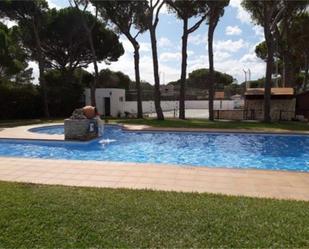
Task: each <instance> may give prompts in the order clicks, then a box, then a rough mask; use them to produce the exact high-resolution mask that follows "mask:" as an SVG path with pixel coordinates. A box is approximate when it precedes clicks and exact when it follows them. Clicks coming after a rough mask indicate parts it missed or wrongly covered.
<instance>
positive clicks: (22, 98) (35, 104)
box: [0, 83, 43, 119]
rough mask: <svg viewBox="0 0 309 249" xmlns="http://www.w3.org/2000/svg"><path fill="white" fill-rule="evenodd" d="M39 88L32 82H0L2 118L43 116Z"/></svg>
mask: <svg viewBox="0 0 309 249" xmlns="http://www.w3.org/2000/svg"><path fill="white" fill-rule="evenodd" d="M41 103H42V100H41V95H40V92H39V89H38V87H37V86H35V85H32V84H13V83H10V84H0V119H24V118H38V117H42V115H43V111H42V104H41Z"/></svg>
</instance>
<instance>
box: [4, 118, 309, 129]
mask: <svg viewBox="0 0 309 249" xmlns="http://www.w3.org/2000/svg"><path fill="white" fill-rule="evenodd" d="M107 121H108V123H118V124H142V125H149V126H153V127H178V128H210V129H247V130H251V131H253V130H256V131H309V124H308V123H303V122H296V121H285V122H274V123H270V124H267V123H263V122H246V121H229V122H228V121H215V122H210V121H208V120H206V119H187V120H180V119H166V120H164V121H159V120H156V119H149V118H147V119H108V120H107ZM54 122H63V118H54V119H28V120H0V128H5V127H14V126H20V125H30V124H41V123H54Z"/></svg>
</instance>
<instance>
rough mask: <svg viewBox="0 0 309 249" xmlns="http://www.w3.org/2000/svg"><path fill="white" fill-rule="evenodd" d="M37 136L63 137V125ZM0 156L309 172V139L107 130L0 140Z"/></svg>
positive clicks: (116, 128)
mask: <svg viewBox="0 0 309 249" xmlns="http://www.w3.org/2000/svg"><path fill="white" fill-rule="evenodd" d="M32 131H33V132H40V133H48V134H56V133H57V134H62V133H63V126H55V127H45V128H39V129H36V130H32ZM0 156H15V157H30V158H50V159H71V160H97V161H121V162H139V163H167V164H175V165H193V166H208V167H227V168H257V169H274V170H295V171H307V172H309V136H305V135H304V136H302V135H267V134H240V133H217V134H214V133H202V132H131V131H130V132H129V131H123V130H122V129H121V127H119V126H109V125H106V126H105V130H104V135H103V137H102V138H100V139H97V140H94V141H92V142H90V143H84V144H82V143H67V142H43V141H19V140H0Z"/></svg>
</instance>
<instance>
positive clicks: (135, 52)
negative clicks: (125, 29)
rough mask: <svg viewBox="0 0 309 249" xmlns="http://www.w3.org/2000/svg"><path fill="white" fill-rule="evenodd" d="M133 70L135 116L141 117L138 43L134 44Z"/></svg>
mask: <svg viewBox="0 0 309 249" xmlns="http://www.w3.org/2000/svg"><path fill="white" fill-rule="evenodd" d="M133 46H134V70H135V82H136V89H137V118H143V105H142V89H141V79H140V72H139V45H138V44H137V42H136V44H135V45H134V44H133Z"/></svg>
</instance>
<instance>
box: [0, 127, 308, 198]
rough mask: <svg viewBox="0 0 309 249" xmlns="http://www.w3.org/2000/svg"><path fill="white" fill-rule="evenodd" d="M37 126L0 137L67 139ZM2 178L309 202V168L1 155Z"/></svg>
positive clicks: (0, 176)
mask: <svg viewBox="0 0 309 249" xmlns="http://www.w3.org/2000/svg"><path fill="white" fill-rule="evenodd" d="M33 127H38V126H37V125H36V126H24V127H17V128H10V129H4V130H3V131H0V138H24V139H52V140H62V139H63V136H59V135H44V134H35V133H31V132H28V131H27V130H28V129H29V128H33ZM135 128H136V127H135ZM186 130H187V129H186ZM9 136H11V137H9ZM0 180H3V181H16V182H29V183H40V184H60V185H69V186H90V187H111V188H132V189H153V190H166V191H184V192H210V193H222V194H230V195H243V196H252V197H270V198H279V199H295V200H306V201H309V173H301V172H291V171H271V170H252V169H248V170H247V169H226V168H207V167H203V168H201V167H180V166H173V165H163V164H160V165H157V164H138V163H122V162H119V163H118V162H97V161H74V160H49V159H29V158H12V157H0Z"/></svg>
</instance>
